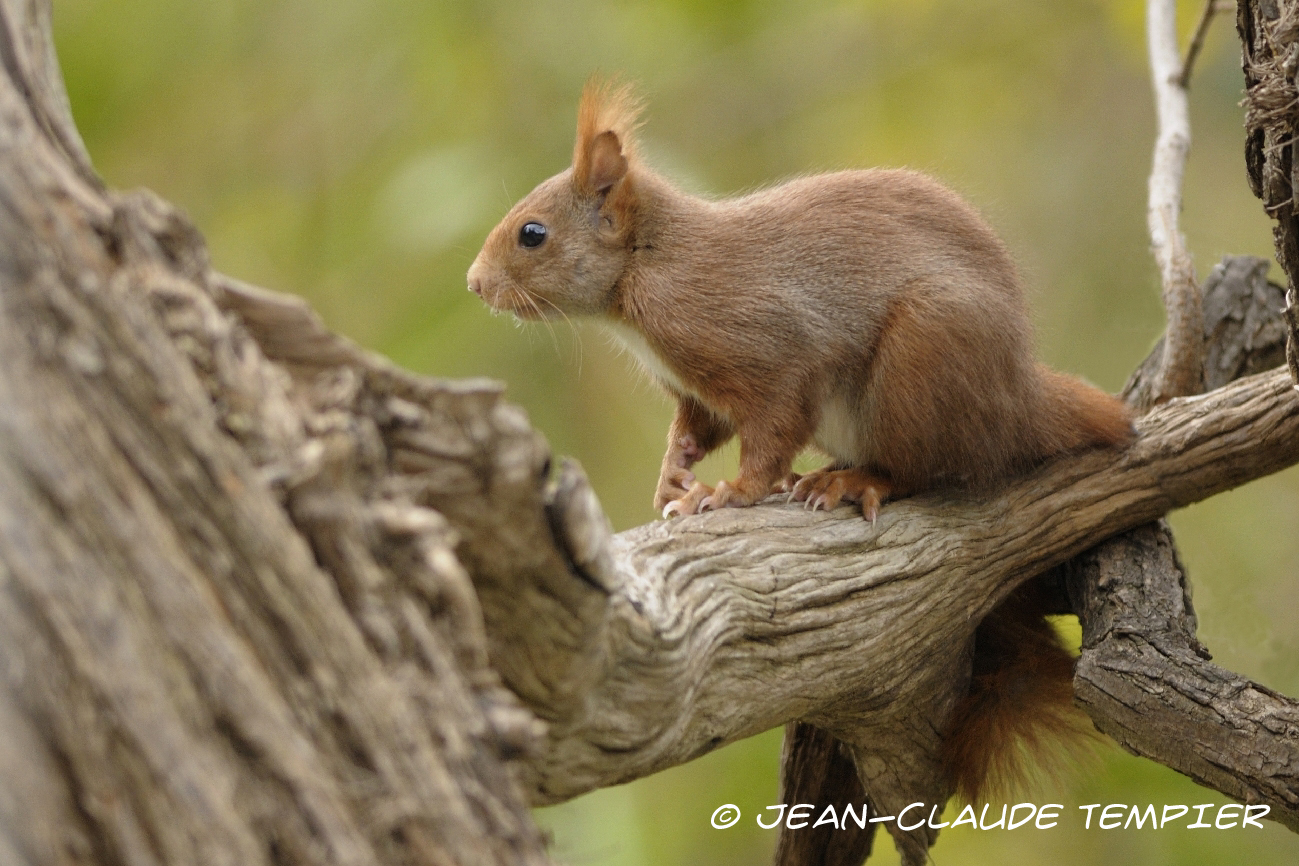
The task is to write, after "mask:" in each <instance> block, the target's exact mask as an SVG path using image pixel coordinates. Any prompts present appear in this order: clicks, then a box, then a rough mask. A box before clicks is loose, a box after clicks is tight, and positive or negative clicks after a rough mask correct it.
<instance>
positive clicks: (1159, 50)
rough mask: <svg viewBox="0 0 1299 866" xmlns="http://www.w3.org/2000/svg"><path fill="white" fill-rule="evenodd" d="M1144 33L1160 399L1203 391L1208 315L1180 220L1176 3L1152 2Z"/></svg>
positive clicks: (1182, 120)
mask: <svg viewBox="0 0 1299 866" xmlns="http://www.w3.org/2000/svg"><path fill="white" fill-rule="evenodd" d="M1146 29H1147V37H1148V45H1149V51H1150V69H1151V75H1152V78H1153V83H1154V90H1155V104H1156V108H1157V115H1158V128H1159V132H1158V135H1157V137H1156V139H1155V154H1154V163H1153V165H1152V167H1151V170H1150V183H1149V203H1148V209H1147V214H1146V222H1147V225H1148V227H1149V231H1150V242H1151V246H1152V247H1153V249H1154V254H1155V261H1156V262H1157V263H1158V265H1159V278H1160V284H1161V287H1162V293H1163V299H1164V309H1165V311H1166V314H1167V318H1168V332H1167V337H1166V340H1165V342H1164V361H1163V366H1162V368H1161V369H1160V374H1159V378H1158V387H1157V388H1156V389H1155V395H1154V396H1155V399H1156V401H1159V402H1162V401H1164V400H1167V399H1169V398H1171V397H1180V396H1185V395H1188V394H1196V393H1199V392H1200V391H1201V390H1202V389H1203V381H1202V379H1201V370H1202V368H1203V361H1202V351H1203V336H1202V335H1203V332H1204V313H1203V310H1202V309H1201V302H1200V290H1199V286H1197V285H1196V282H1195V268H1194V266H1193V265H1192V264H1191V256H1190V253H1189V252H1188V251H1187V249H1186V239H1185V238H1184V237H1183V236H1182V233H1181V229H1180V228H1179V224H1178V218H1179V214H1180V213H1181V209H1182V176H1183V174H1184V172H1185V169H1186V157H1187V153H1188V152H1189V151H1190V148H1191V122H1190V114H1189V111H1188V109H1187V98H1186V87H1185V86H1184V85H1183V84H1182V83H1181V80H1180V79H1181V75H1182V71H1183V64H1182V60H1181V56H1180V54H1179V52H1178V49H1177V10H1176V4H1175V2H1174V0H1148V3H1147V6H1146Z"/></svg>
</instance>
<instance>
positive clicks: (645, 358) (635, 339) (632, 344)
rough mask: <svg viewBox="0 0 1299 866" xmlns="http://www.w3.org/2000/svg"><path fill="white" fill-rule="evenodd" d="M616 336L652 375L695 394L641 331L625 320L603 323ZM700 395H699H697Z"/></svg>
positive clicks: (686, 392) (683, 390)
mask: <svg viewBox="0 0 1299 866" xmlns="http://www.w3.org/2000/svg"><path fill="white" fill-rule="evenodd" d="M603 324H604V325H605V327H607V328H608V329H609V331H610V333H612V334H613V335H614V336H615V337H617V338H618V340H619V341H620V342H621V343H622V344H623V345H624V346H625V347H626V348H627V351H629V352H631V353H632V355H634V356H635V357H636V360H637V361H640V364H641V366H642V367H644V368H645V371H646V372H648V373H649V374H650V375H651V376H653V377H654V378H656V379H658V380H659V381H661V382H663V383H665V384H666V385H668V386H669V387H670V388H673V389H675V390H676V391H679V392H681V393H682V394H692V395H693V394H694V392H693V391H692V390H691V389H689V388H687V387H686V386H685V385H684V384H683V383H682V382H681V378H680V377H679V376H677V374H676V373H674V372H673V371H672V368H671V367H669V366H668V365H667V363H666V362H664V360H663V359H662V358H660V357H659V354H658V352H655V351H654V350H653V349H652V348H651V347H650V344H649V343H647V342H645V338H644V337H643V336H641V332H640V331H638V330H636V329H635V328H633V327H632V326H630V325H627V324H624V323H623V322H615V321H606V322H604V323H603ZM695 396H698V395H695Z"/></svg>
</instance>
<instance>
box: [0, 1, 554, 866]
mask: <svg viewBox="0 0 1299 866" xmlns="http://www.w3.org/2000/svg"><path fill="white" fill-rule="evenodd" d="M0 57H2V58H3V61H4V65H3V73H2V74H0V407H3V410H2V411H0V729H2V730H4V732H5V735H4V737H2V738H0V778H2V779H4V784H3V785H2V786H0V861H3V862H5V863H18V864H22V863H42V864H44V863H97V864H118V863H129V864H151V863H168V864H183V863H194V864H221V863H230V864H257V863H267V864H270V863H348V864H378V863H440V864H450V863H500V864H505V863H511V864H514V863H537V864H540V863H544V862H546V858H545V855H544V852H543V846H542V840H541V838H540V835H539V833H538V832H537V831H536V829H535V827H534V826H533V824H532V822H531V818H530V816H529V814H528V812H527V808H526V802H525V800H524V797H523V793H522V790H521V788H520V787H519V785H518V784H517V781H516V778H515V775H516V774H515V772H514V770H513V769H512V767H513V764H512V763H511V762H512V760H513V759H516V758H517V757H518V756H520V755H522V754H523V753H525V752H527V751H528V750H529V749H532V748H535V747H537V746H538V745H539V744H540V742H541V741H540V734H541V727H540V724H539V723H538V722H536V720H535V719H534V718H533V717H532V715H531V714H530V713H528V712H527V711H526V710H524V709H523V708H522V706H521V705H520V704H519V702H518V701H517V699H516V698H515V697H514V696H513V695H511V694H510V693H509V692H508V691H507V690H506V689H504V688H503V687H502V686H501V684H500V681H499V678H498V676H497V675H496V674H495V673H494V671H493V670H492V668H491V667H490V666H489V665H488V656H487V644H486V637H485V633H484V630H483V627H482V618H481V614H480V609H479V604H478V601H477V598H476V596H475V593H474V591H473V587H472V585H471V583H470V581H469V577H468V574H467V573H466V571H465V570H464V568H463V567H462V566H461V564H460V563H459V562H458V561H457V559H456V557H455V556H454V554H453V548H454V546H455V544H456V538H457V536H456V534H455V532H454V531H453V530H452V529H451V528H450V526H449V525H448V523H447V521H446V520H445V519H444V518H443V517H441V516H440V515H439V514H437V513H436V512H434V511H432V510H431V509H429V508H428V507H427V506H426V505H425V504H424V503H422V502H418V501H416V495H417V493H418V492H420V491H414V490H407V489H404V488H402V486H401V485H400V484H395V483H389V478H390V477H391V476H392V474H393V471H394V466H395V465H396V464H397V463H398V462H400V461H402V460H404V459H407V458H406V457H405V455H406V454H407V453H414V454H416V455H418V454H421V453H425V452H433V453H437V454H439V455H442V454H444V453H445V454H451V455H456V454H464V453H466V449H467V448H469V449H470V450H472V448H471V446H468V445H466V442H476V441H479V440H480V439H481V440H488V441H490V440H493V439H508V438H509V437H511V436H513V437H515V438H516V439H518V440H520V441H522V442H525V443H528V446H529V448H530V450H529V449H528V448H522V449H520V451H526V453H527V454H528V455H530V456H531V458H532V459H533V460H534V461H537V460H544V447H543V446H541V444H540V442H539V440H538V439H537V437H536V436H535V434H533V433H531V431H529V430H527V428H526V424H524V423H523V421H522V419H521V417H520V415H519V413H518V412H517V410H513V409H510V408H508V407H505V406H503V405H502V404H501V403H500V402H499V400H498V392H497V390H496V389H495V388H490V387H485V386H482V385H474V384H467V385H466V384H461V385H451V384H446V383H436V382H429V381H423V380H417V379H414V378H412V377H409V376H406V375H404V374H402V373H400V372H399V371H395V370H392V369H390V368H389V367H387V365H385V364H383V363H382V362H380V361H378V360H377V359H373V358H370V357H368V356H365V355H364V354H363V353H360V352H358V351H356V350H355V349H354V348H352V347H351V346H349V345H347V344H346V343H344V342H343V341H341V340H339V339H338V338H335V337H333V336H332V335H329V334H327V333H324V332H323V329H320V328H319V327H318V326H316V327H315V328H314V329H313V328H312V327H309V325H310V324H312V323H311V320H310V318H309V317H308V316H307V315H306V312H305V310H303V309H302V308H301V305H300V304H298V305H295V304H294V303H293V302H286V301H280V302H278V303H273V302H268V301H266V299H265V298H263V299H261V302H260V308H261V309H262V310H263V311H266V310H270V311H272V312H278V313H285V314H286V315H287V314H288V313H291V314H293V315H296V316H297V317H298V321H299V326H298V327H292V328H285V329H284V330H283V331H282V332H281V333H278V334H277V335H276V336H275V338H274V339H269V340H267V341H266V346H267V349H268V350H272V351H274V352H276V353H277V354H278V355H279V357H281V358H283V359H285V363H279V364H277V363H273V362H272V361H270V360H269V359H268V357H267V354H266V352H263V351H262V349H261V347H260V346H259V344H258V342H257V341H256V340H255V339H254V338H253V337H252V336H251V331H250V330H249V329H248V328H247V327H245V324H244V323H243V322H242V321H241V320H240V318H239V317H238V316H236V315H233V314H232V313H231V312H230V311H233V310H234V309H236V308H238V306H239V304H240V303H241V302H244V301H246V299H247V298H248V297H253V296H254V295H252V294H249V293H241V292H240V290H239V287H237V286H236V285H234V284H233V283H231V282H230V281H226V280H223V279H222V278H220V277H219V276H217V275H215V274H213V273H212V272H211V270H210V269H209V267H208V263H207V257H206V254H205V251H204V247H203V244H202V241H201V239H200V238H199V236H198V234H197V232H196V231H195V230H194V229H193V228H192V227H191V226H190V225H189V224H188V223H187V222H186V221H185V219H184V218H183V217H182V216H180V215H179V214H178V213H176V212H175V211H174V210H173V209H171V208H170V207H169V206H167V205H166V204H164V203H162V202H160V201H159V200H157V199H156V198H154V197H153V196H150V195H148V194H144V193H140V194H132V195H126V196H122V195H116V194H112V193H108V192H106V191H105V190H104V189H103V187H102V185H101V184H100V183H99V181H98V180H97V179H96V178H95V176H94V174H93V172H92V171H91V170H90V168H89V161H88V160H87V159H86V158H85V154H84V151H83V149H82V148H81V146H80V143H79V140H78V139H77V137H76V133H75V129H74V128H73V126H72V123H71V119H70V117H69V115H68V112H67V105H66V101H65V99H64V97H63V89H62V84H61V81H60V79H59V76H58V70H57V66H56V65H55V64H54V60H53V53H52V51H51V50H50V44H49V7H48V4H46V3H40V2H20V0H3V2H0ZM222 304H225V305H226V306H225V307H224V309H223V306H222ZM286 311H288V312H287V313H286ZM297 362H301V363H297ZM412 439H413V440H417V441H416V444H415V445H409V444H408V443H409V441H410V440H412ZM474 453H475V454H477V453H478V452H474ZM487 453H492V454H495V453H497V452H495V451H491V450H489V451H488V452H487ZM500 453H502V454H505V453H516V454H517V453H519V452H509V450H508V449H502V450H501V452H500ZM411 459H415V458H411ZM444 465H445V466H446V467H448V470H447V471H450V467H452V466H455V465H456V463H455V461H454V460H446V461H444ZM511 468H512V467H504V466H501V465H500V464H495V463H488V464H484V465H479V466H477V467H474V469H475V471H476V472H477V477H479V478H480V479H481V480H482V481H483V482H484V483H492V482H493V481H496V480H497V479H498V478H502V477H503V476H507V475H508V474H509V472H510V470H511ZM529 469H530V470H531V467H529ZM528 475H529V478H530V479H531V477H532V476H533V475H535V472H534V471H529V472H528ZM501 487H502V488H503V489H505V490H507V491H508V479H504V480H503V481H502V483H501ZM422 489H423V488H421V490H422ZM535 510H537V511H538V512H539V511H540V509H539V508H538V509H535Z"/></svg>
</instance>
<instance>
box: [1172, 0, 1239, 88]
mask: <svg viewBox="0 0 1299 866" xmlns="http://www.w3.org/2000/svg"><path fill="white" fill-rule="evenodd" d="M1228 8H1231V7H1228V6H1226V5H1225V4H1223V3H1222V2H1220V0H1205V4H1204V10H1203V11H1202V12H1201V13H1200V21H1199V23H1197V24H1196V25H1195V33H1194V34H1192V36H1191V44H1190V45H1189V46H1187V49H1186V59H1185V60H1183V61H1182V71H1181V73H1180V74H1179V75H1178V76H1177V85H1178V86H1179V87H1181V88H1182V89H1183V90H1186V89H1187V88H1189V87H1190V86H1191V73H1192V72H1193V71H1194V69H1195V61H1196V59H1197V58H1199V56H1200V51H1201V50H1202V49H1203V48H1204V37H1206V36H1207V35H1208V34H1209V25H1210V24H1212V23H1213V17H1214V16H1215V15H1217V14H1218V13H1219V12H1225V11H1226V10H1227V9H1228Z"/></svg>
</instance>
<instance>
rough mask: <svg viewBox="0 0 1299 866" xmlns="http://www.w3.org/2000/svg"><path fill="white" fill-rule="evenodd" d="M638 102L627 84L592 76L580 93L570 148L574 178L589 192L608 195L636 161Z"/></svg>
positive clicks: (639, 110) (580, 186)
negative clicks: (635, 134)
mask: <svg viewBox="0 0 1299 866" xmlns="http://www.w3.org/2000/svg"><path fill="white" fill-rule="evenodd" d="M640 112H641V102H640V100H639V99H637V98H636V95H635V91H634V90H633V89H632V86H631V85H630V84H625V83H621V82H618V81H617V80H601V79H599V78H595V77H592V78H591V79H590V80H589V81H587V83H586V87H585V88H583V90H582V102H581V104H580V105H579V107H578V111H577V142H576V143H575V144H574V146H573V179H574V180H575V182H576V183H577V185H578V187H579V188H581V189H584V190H586V191H588V192H592V193H596V192H608V191H609V189H610V188H611V187H612V186H613V185H614V184H615V183H617V182H618V181H619V180H621V179H622V178H623V176H624V175H626V174H627V171H628V169H629V168H630V166H631V165H632V164H633V163H634V162H635V158H636V140H635V137H634V133H635V132H636V128H637V126H638V122H637V118H638V117H639V115H640Z"/></svg>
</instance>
